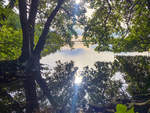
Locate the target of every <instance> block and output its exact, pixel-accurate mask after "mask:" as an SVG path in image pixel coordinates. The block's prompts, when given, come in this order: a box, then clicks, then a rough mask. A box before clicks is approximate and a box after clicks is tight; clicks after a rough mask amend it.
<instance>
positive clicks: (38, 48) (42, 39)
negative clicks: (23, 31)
mask: <svg viewBox="0 0 150 113" xmlns="http://www.w3.org/2000/svg"><path fill="white" fill-rule="evenodd" d="M63 2H64V0H59V1H58V4H57V6H56V7H55V9H54V10H53V11H52V13H51V14H50V16H49V17H48V19H47V21H46V23H45V25H44V29H43V31H42V34H41V36H40V38H39V41H38V43H37V45H36V47H35V50H34V55H40V53H41V51H42V50H43V48H44V44H45V41H46V36H47V34H48V32H49V27H50V25H51V23H52V21H53V19H54V17H55V16H56V14H57V12H58V11H59V9H60V8H61V5H62V4H63Z"/></svg>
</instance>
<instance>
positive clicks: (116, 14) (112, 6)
mask: <svg viewBox="0 0 150 113" xmlns="http://www.w3.org/2000/svg"><path fill="white" fill-rule="evenodd" d="M89 3H90V6H91V8H94V9H95V12H94V14H93V16H92V18H91V19H89V22H88V24H87V25H86V26H85V32H84V38H83V40H84V41H85V44H86V45H89V44H97V47H96V48H95V49H96V50H97V51H104V50H106V51H108V50H110V51H115V52H122V51H148V50H149V45H150V44H149V34H150V29H149V28H150V24H149V23H150V22H149V20H150V19H149V14H150V7H149V6H150V4H149V0H106V1H105V0H95V1H89Z"/></svg>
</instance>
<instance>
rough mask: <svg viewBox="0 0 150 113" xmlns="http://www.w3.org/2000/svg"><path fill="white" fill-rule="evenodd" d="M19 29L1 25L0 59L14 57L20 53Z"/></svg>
mask: <svg viewBox="0 0 150 113" xmlns="http://www.w3.org/2000/svg"><path fill="white" fill-rule="evenodd" d="M21 36H22V32H21V30H14V29H13V28H12V27H9V26H6V25H3V26H2V27H1V29H0V56H1V57H0V60H12V59H16V58H18V57H19V56H20V54H21V46H22V45H21V44H22V37H21Z"/></svg>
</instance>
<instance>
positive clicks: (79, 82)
mask: <svg viewBox="0 0 150 113" xmlns="http://www.w3.org/2000/svg"><path fill="white" fill-rule="evenodd" d="M81 82H82V77H81V76H76V77H75V81H74V83H75V84H77V85H80V84H81Z"/></svg>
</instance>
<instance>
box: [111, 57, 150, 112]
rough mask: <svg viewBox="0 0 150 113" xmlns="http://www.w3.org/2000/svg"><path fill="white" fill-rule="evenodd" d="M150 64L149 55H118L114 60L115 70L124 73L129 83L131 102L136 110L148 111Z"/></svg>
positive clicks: (128, 90) (128, 89)
mask: <svg viewBox="0 0 150 113" xmlns="http://www.w3.org/2000/svg"><path fill="white" fill-rule="evenodd" d="M149 64H150V62H149V57H142V56H136V57H129V56H128V57H117V60H116V61H115V62H114V67H115V68H114V70H115V71H116V70H118V71H120V72H121V73H124V74H123V77H124V79H125V81H126V83H127V84H128V87H127V92H128V93H129V95H130V96H131V103H133V105H134V106H135V111H137V112H139V113H140V112H142V113H147V112H148V109H149V106H150V104H149V97H150V92H149V88H150V84H149V80H150V77H149V73H150V70H149ZM137 103H141V104H137ZM142 103H143V104H142Z"/></svg>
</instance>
